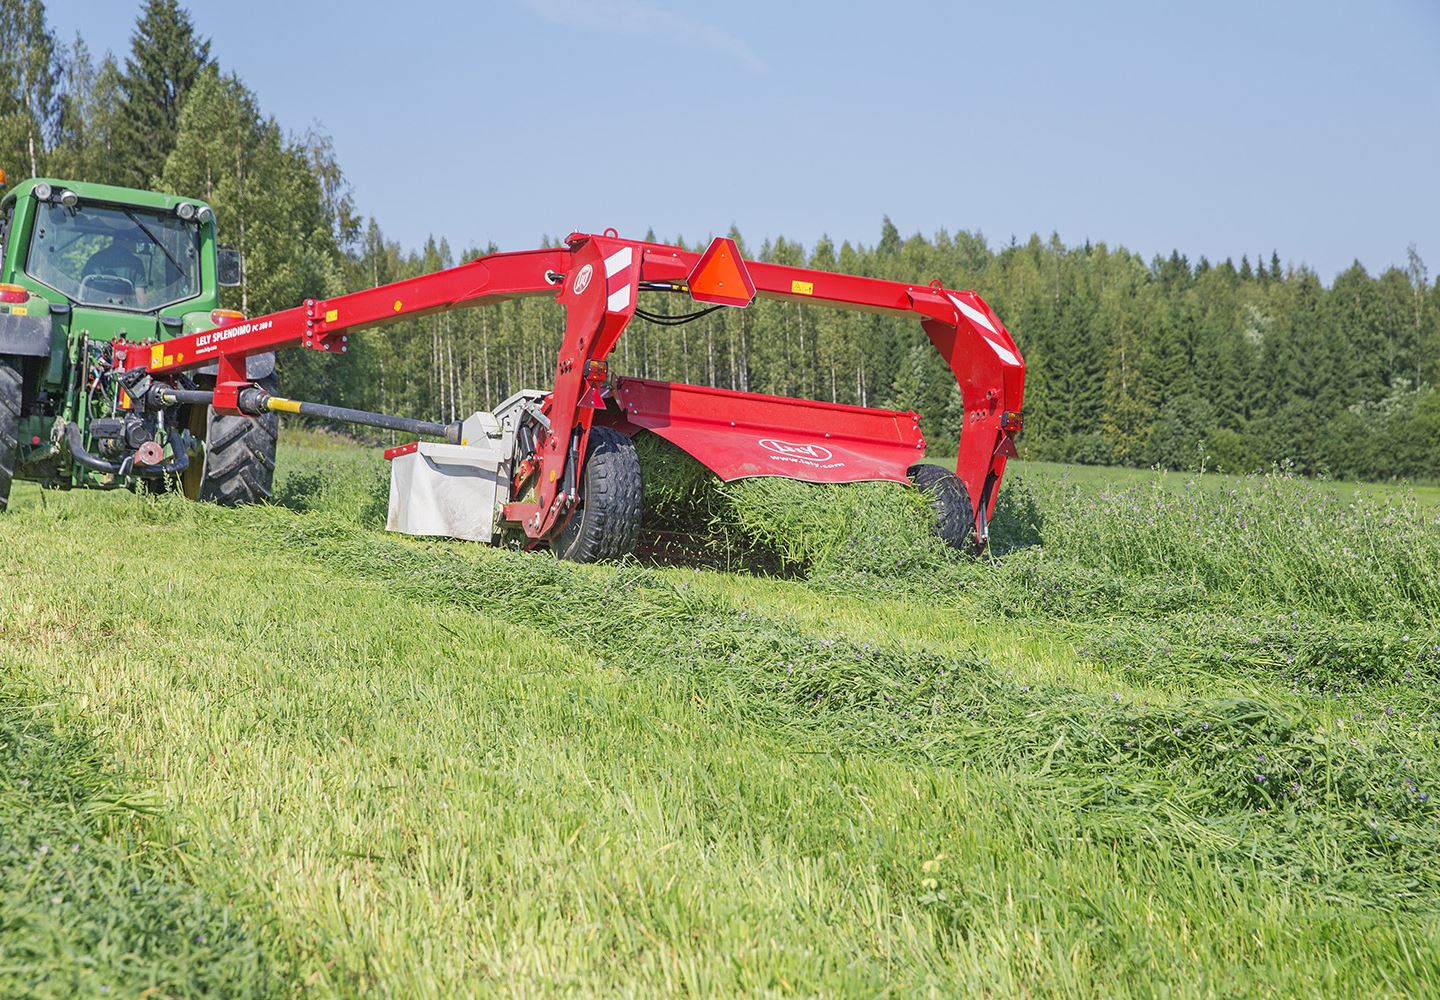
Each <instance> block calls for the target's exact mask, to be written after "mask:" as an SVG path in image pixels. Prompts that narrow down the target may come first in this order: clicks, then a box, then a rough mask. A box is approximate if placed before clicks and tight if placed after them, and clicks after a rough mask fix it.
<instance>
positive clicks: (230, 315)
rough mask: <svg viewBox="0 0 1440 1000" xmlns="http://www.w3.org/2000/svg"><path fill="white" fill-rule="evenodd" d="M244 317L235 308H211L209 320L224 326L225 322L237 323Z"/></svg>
mask: <svg viewBox="0 0 1440 1000" xmlns="http://www.w3.org/2000/svg"><path fill="white" fill-rule="evenodd" d="M244 318H245V314H244V313H242V312H239V311H238V310H235V309H211V310H210V322H211V323H214V324H215V325H216V326H224V325H225V324H226V323H238V322H239V321H240V320H242V319H244Z"/></svg>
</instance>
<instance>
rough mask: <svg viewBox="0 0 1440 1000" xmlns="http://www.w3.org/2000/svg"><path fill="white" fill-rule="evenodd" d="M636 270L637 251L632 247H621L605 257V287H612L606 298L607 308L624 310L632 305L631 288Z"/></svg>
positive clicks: (613, 310) (615, 310)
mask: <svg viewBox="0 0 1440 1000" xmlns="http://www.w3.org/2000/svg"><path fill="white" fill-rule="evenodd" d="M634 270H635V251H634V249H633V248H631V247H621V248H620V249H619V250H616V251H615V252H614V253H612V254H611V255H610V256H608V257H606V258H605V287H606V288H607V289H611V291H610V294H609V295H608V296H607V297H606V299H605V308H606V309H607V310H609V311H610V312H624V311H625V309H626V308H627V307H628V306H629V305H630V300H631V296H632V294H633V293H632V292H631V288H632V286H633V285H634V284H635V275H634V273H633V272H634ZM612 279H614V280H612Z"/></svg>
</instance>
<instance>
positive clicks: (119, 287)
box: [76, 274, 135, 305]
mask: <svg viewBox="0 0 1440 1000" xmlns="http://www.w3.org/2000/svg"><path fill="white" fill-rule="evenodd" d="M86 293H93V294H96V295H99V296H100V297H101V298H105V299H107V300H108V301H109V302H110V303H112V304H114V305H120V304H121V303H120V302H119V299H120V298H122V297H124V298H131V299H133V298H134V297H135V283H134V282H132V281H130V280H129V279H128V278H122V277H120V276H119V275H118V274H87V275H86V276H85V277H83V278H81V279H80V289H79V291H78V293H77V294H76V298H78V299H80V300H82V301H84V300H85V299H86V298H87V294H86Z"/></svg>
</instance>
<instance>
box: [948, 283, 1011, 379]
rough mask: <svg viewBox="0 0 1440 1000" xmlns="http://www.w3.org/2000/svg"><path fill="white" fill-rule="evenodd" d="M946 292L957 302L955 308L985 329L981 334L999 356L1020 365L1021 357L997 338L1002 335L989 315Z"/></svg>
mask: <svg viewBox="0 0 1440 1000" xmlns="http://www.w3.org/2000/svg"><path fill="white" fill-rule="evenodd" d="M946 294H947V295H949V297H950V301H951V302H953V303H955V308H956V309H959V310H960V313H961V315H963V316H964V317H965V318H966V319H968V320H969V321H970V322H972V323H974V324H975V325H976V326H978V327H980V328H981V329H982V330H984V331H985V332H984V333H982V334H981V336H983V337H984V338H985V342H986V343H987V344H989V345H990V349H991V350H992V351H994V352H995V356H996V357H997V358H999V359H1000V360H1001V361H1003V362H1005V363H1006V364H1009V365H1018V364H1019V363H1020V359H1019V358H1017V357H1016V356H1015V352H1014V351H1012V350H1010V348H1008V347H1006V346H1005V345H1004V344H1002V343H1000V342H999V340H997V339H996V338H997V337H999V336H1000V333H999V331H998V330H996V329H995V325H994V324H993V323H991V322H990V317H989V316H986V315H985V314H984V313H983V312H981V311H980V310H979V309H976V308H975V307H974V306H972V305H971V304H970V303H968V302H966V301H965V300H964V299H962V298H960V296H958V295H954V294H952V293H949V292H947V293H946Z"/></svg>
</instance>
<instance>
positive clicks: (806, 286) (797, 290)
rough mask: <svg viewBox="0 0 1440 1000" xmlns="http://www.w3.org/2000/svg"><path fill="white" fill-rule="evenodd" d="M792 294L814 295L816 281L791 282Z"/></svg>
mask: <svg viewBox="0 0 1440 1000" xmlns="http://www.w3.org/2000/svg"><path fill="white" fill-rule="evenodd" d="M790 292H791V294H792V295H814V294H815V282H813V281H792V282H790Z"/></svg>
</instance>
